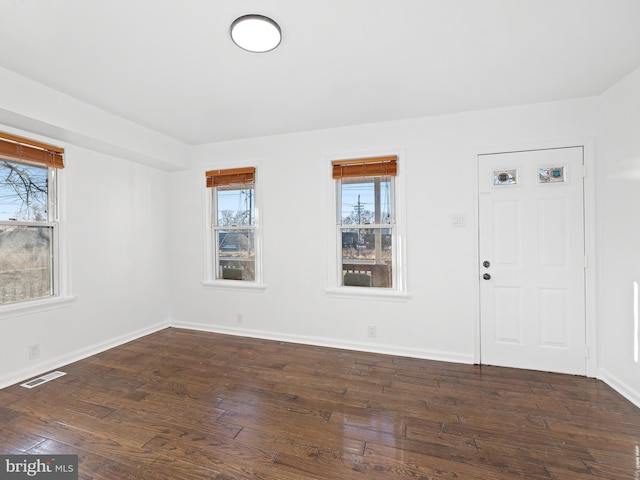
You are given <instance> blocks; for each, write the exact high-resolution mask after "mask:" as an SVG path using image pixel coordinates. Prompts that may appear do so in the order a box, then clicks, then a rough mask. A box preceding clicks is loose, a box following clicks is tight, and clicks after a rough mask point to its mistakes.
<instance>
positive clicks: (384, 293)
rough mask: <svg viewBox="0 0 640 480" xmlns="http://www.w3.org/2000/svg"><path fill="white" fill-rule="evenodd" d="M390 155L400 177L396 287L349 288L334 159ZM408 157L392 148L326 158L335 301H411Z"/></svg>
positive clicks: (330, 281)
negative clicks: (340, 234) (344, 274)
mask: <svg viewBox="0 0 640 480" xmlns="http://www.w3.org/2000/svg"><path fill="white" fill-rule="evenodd" d="M386 155H397V156H398V164H399V166H398V174H397V175H396V177H395V180H394V182H395V186H394V202H395V205H394V212H395V229H394V231H395V238H394V244H395V247H394V248H395V258H394V270H395V277H394V280H395V286H394V287H393V288H376V287H369V288H365V287H348V286H347V287H345V286H343V285H342V281H341V277H342V270H341V265H342V264H341V262H340V257H339V255H340V251H339V249H338V244H339V243H340V241H341V239H338V235H337V232H338V231H339V228H337V227H338V223H337V222H338V219H337V217H336V215H337V212H338V205H337V197H338V195H337V192H336V180H334V179H333V178H332V165H331V162H333V161H334V160H344V159H345V158H368V157H381V156H386ZM405 157H406V154H405V150H404V149H402V148H388V149H384V150H373V151H371V150H369V151H360V152H348V153H340V154H335V155H334V154H332V155H326V156H325V158H324V161H325V164H326V169H327V170H326V171H327V173H326V177H325V178H327V182H326V187H325V197H326V199H327V201H326V204H327V205H329V206H330V209H328V211H327V221H326V232H327V261H326V264H327V265H328V268H327V287H326V288H325V290H324V291H325V293H326V294H327V295H329V296H332V297H335V298H351V299H361V300H383V301H400V302H404V301H407V300H408V299H409V298H410V296H409V295H408V290H407V268H406V266H407V249H406V228H407V227H406V221H405V210H406V204H407V202H406V178H407V172H406V162H405V161H404V158H405Z"/></svg>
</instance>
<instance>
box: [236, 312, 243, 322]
mask: <svg viewBox="0 0 640 480" xmlns="http://www.w3.org/2000/svg"><path fill="white" fill-rule="evenodd" d="M236 323H242V314H241V313H236Z"/></svg>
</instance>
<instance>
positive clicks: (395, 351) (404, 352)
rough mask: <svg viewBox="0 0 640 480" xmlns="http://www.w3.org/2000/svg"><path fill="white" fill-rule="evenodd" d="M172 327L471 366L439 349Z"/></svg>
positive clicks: (218, 328) (186, 324) (179, 324)
mask: <svg viewBox="0 0 640 480" xmlns="http://www.w3.org/2000/svg"><path fill="white" fill-rule="evenodd" d="M171 326H172V327H175V328H184V329H187V330H198V331H202V332H212V333H220V334H224V335H234V336H239V337H250V338H259V339H262V340H275V341H279V342H290V343H300V344H303V345H313V346H316V347H328V348H340V349H344V350H355V351H358V352H369V353H381V354H385V355H397V356H400V357H411V358H421V359H424V360H436V361H440V362H453V363H465V364H473V363H474V362H473V355H471V354H470V355H464V354H460V353H451V352H444V351H438V350H418V349H411V348H402V347H394V346H391V345H383V344H377V343H363V342H345V341H341V340H335V339H332V338H324V337H308V336H302V335H288V334H284V333H274V332H267V331H262V330H245V329H239V328H238V329H236V328H229V327H223V326H220V325H210V324H204V323H191V322H179V321H173V322H171Z"/></svg>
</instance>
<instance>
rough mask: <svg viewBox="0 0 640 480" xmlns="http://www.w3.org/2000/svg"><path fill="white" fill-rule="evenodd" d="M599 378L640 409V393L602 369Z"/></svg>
mask: <svg viewBox="0 0 640 480" xmlns="http://www.w3.org/2000/svg"><path fill="white" fill-rule="evenodd" d="M598 378H599V379H600V380H602V381H603V382H604V383H606V384H607V385H609V386H610V387H611V388H613V389H614V390H615V391H616V392H618V393H619V394H620V395H622V396H623V397H625V398H626V399H627V400H629V401H630V402H631V403H633V404H634V405H635V406H636V407H638V408H640V392H638V391H637V390H635V389H633V388H632V387H630V386H629V385H627V384H626V383H625V382H623V381H622V380H620V379H619V378H617V377H616V376H615V375H612V374H611V373H609V372H608V371H606V370H604V369H602V368H601V369H600V370H599V375H598Z"/></svg>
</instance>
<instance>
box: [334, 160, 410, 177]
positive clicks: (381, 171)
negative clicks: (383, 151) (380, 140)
mask: <svg viewBox="0 0 640 480" xmlns="http://www.w3.org/2000/svg"><path fill="white" fill-rule="evenodd" d="M331 164H332V166H333V178H334V180H337V179H340V178H354V177H377V176H381V175H389V176H396V175H397V174H398V157H397V156H396V155H390V156H387V157H373V158H352V159H349V160H334V161H333V162H331Z"/></svg>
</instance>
